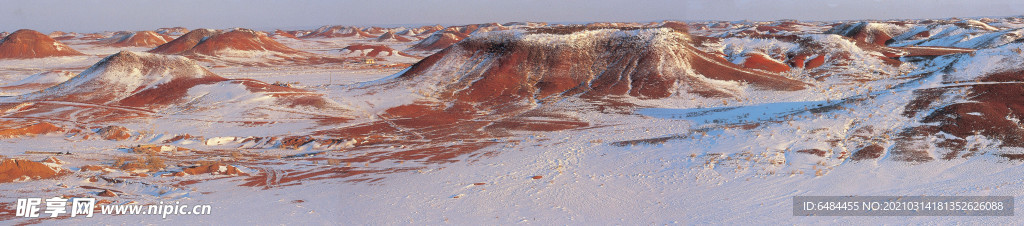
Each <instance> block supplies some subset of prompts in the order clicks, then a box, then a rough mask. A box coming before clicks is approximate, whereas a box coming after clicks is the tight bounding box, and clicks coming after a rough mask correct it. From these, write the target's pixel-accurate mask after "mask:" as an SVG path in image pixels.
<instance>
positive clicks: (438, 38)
mask: <svg viewBox="0 0 1024 226" xmlns="http://www.w3.org/2000/svg"><path fill="white" fill-rule="evenodd" d="M463 38H464V37H460V36H459V35H457V34H456V33H453V32H449V31H446V32H443V33H435V34H433V35H430V37H427V38H426V39H423V40H422V41H420V42H419V43H416V45H413V46H412V47H411V48H409V50H413V51H436V50H440V49H444V48H448V47H449V46H452V45H453V44H455V43H457V42H459V41H460V40H462V39H463Z"/></svg>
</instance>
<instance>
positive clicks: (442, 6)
mask: <svg viewBox="0 0 1024 226" xmlns="http://www.w3.org/2000/svg"><path fill="white" fill-rule="evenodd" d="M1021 14H1024V1H1021V0H978V1H954V0H935V1H891V0H819V1H814V0H706V1H705V0H694V1H665V0H650V1H645V0H627V1H620V0H502V1H494V0H406V1H395V0H360V1H355V0H340V1H338V0H297V1H272V0H125V1H112V0H64V1H57V0H0V31H14V30H17V29H20V28H30V29H35V30H39V31H42V32H49V31H54V30H62V31H74V32H96V31H117V30H152V29H156V28H160V27H172V26H184V27H187V28H189V29H194V28H231V27H246V28H254V29H272V28H292V29H295V28H314V27H318V26H321V25H409V24H444V25H450V24H468V23H485V22H511V21H539V22H591V21H660V20H742V19H748V20H777V19H799V20H846V19H891V18H947V17H977V16H1013V15H1021Z"/></svg>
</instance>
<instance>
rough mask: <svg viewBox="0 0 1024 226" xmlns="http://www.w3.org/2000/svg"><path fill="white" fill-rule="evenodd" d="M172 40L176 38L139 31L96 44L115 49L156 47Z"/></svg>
mask: <svg viewBox="0 0 1024 226" xmlns="http://www.w3.org/2000/svg"><path fill="white" fill-rule="evenodd" d="M171 40H174V38H171V37H170V36H167V35H163V34H159V33H156V32H153V31H139V32H135V33H126V34H121V35H115V36H114V37H111V38H108V39H104V40H99V41H96V42H95V43H96V44H103V45H108V46H115V47H132V46H134V47H156V46H159V45H163V44H164V43H167V42H169V41H171Z"/></svg>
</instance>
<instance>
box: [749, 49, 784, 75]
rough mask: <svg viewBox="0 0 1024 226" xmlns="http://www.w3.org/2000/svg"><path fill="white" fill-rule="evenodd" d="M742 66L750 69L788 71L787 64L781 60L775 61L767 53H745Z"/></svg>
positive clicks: (776, 71) (775, 71)
mask: <svg viewBox="0 0 1024 226" xmlns="http://www.w3.org/2000/svg"><path fill="white" fill-rule="evenodd" d="M743 67H745V68H750V69H759V70H765V71H768V72H774V73H782V72H786V71H789V66H786V64H784V63H782V62H778V61H775V60H773V59H771V58H770V57H768V56H767V55H764V54H761V53H753V54H747V59H746V60H745V61H743Z"/></svg>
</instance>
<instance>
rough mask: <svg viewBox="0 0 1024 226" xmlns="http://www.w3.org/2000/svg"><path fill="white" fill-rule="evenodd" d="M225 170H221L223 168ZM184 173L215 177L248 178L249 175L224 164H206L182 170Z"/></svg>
mask: <svg viewBox="0 0 1024 226" xmlns="http://www.w3.org/2000/svg"><path fill="white" fill-rule="evenodd" d="M222 167H223V168H224V170H221V168H222ZM182 172H184V173H186V174H188V175H201V174H213V175H241V176H247V175H249V174H246V173H243V172H242V171H240V170H238V168H235V167H234V166H232V165H228V164H224V163H219V162H218V163H204V164H200V165H199V166H194V167H189V168H185V169H183V170H182Z"/></svg>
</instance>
